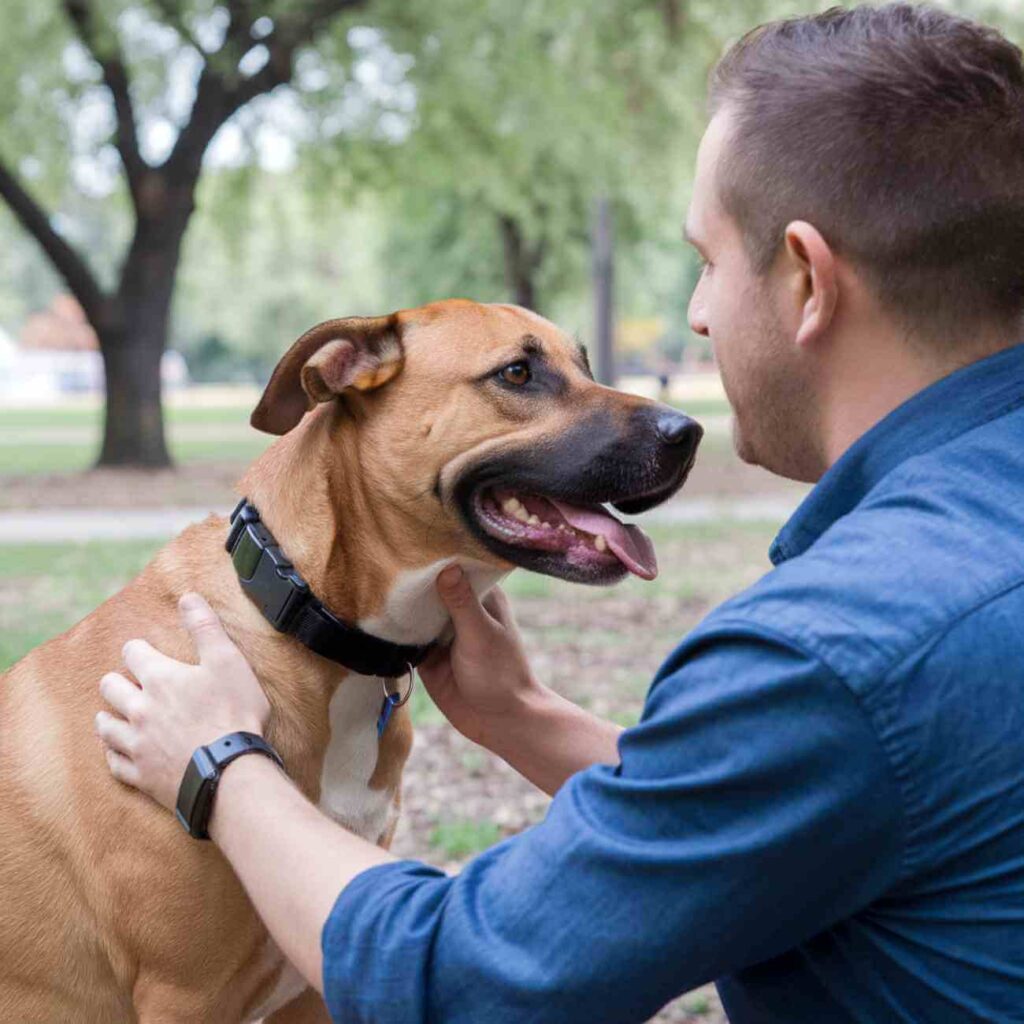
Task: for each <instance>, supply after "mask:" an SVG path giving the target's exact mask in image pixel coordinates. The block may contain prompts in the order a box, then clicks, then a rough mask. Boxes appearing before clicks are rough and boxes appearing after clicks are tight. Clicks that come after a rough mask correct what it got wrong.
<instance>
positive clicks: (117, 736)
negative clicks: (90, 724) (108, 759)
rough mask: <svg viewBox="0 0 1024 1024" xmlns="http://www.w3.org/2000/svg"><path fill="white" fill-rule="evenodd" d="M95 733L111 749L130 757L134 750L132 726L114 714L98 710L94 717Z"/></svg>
mask: <svg viewBox="0 0 1024 1024" xmlns="http://www.w3.org/2000/svg"><path fill="white" fill-rule="evenodd" d="M95 725H96V735H97V736H99V738H100V739H101V740H103V742H104V743H105V744H106V745H107V746H108V747H109V748H110V749H111V750H116V751H117V753H119V754H125V755H126V756H127V757H131V756H132V754H133V753H134V752H135V751H134V744H133V743H132V737H133V735H134V733H133V732H132V727H131V726H130V725H129V724H128V723H127V722H126V721H125V720H124V719H123V718H118V717H117V716H116V715H111V714H109V713H108V712H106V711H99V712H97V714H96V719H95Z"/></svg>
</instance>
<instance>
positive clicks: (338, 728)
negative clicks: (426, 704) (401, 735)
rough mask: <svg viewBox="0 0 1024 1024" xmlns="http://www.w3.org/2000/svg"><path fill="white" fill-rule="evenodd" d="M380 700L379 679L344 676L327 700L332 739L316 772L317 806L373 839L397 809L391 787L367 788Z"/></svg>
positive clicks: (377, 743)
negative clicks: (320, 768)
mask: <svg viewBox="0 0 1024 1024" xmlns="http://www.w3.org/2000/svg"><path fill="white" fill-rule="evenodd" d="M383 699H384V692H383V689H382V687H381V682H380V680H379V679H377V678H374V677H370V676H361V675H356V674H352V675H350V676H347V677H346V678H345V679H344V681H343V682H342V683H341V685H340V686H339V687H338V689H337V691H336V693H335V694H334V697H333V698H332V699H331V705H330V712H329V714H330V720H331V740H330V744H329V745H328V747H327V753H326V755H325V756H324V766H323V771H322V773H321V776H320V809H321V810H322V811H323V812H324V813H325V814H328V815H330V816H331V817H332V818H333V819H334V820H335V821H337V822H338V823H339V824H342V825H344V826H345V827H346V828H347V829H349V830H350V831H351V832H355V833H356V835H359V836H362V837H363V838H364V839H368V840H370V842H374V843H375V842H377V841H378V840H379V839H380V837H381V836H382V835H384V833H385V832H386V831H387V830H388V828H389V826H390V825H391V823H392V820H393V816H394V814H395V813H396V811H395V808H394V802H395V794H394V792H393V790H391V789H390V788H387V787H385V788H383V789H371V788H370V779H371V778H372V776H373V773H374V769H375V768H376V767H377V756H378V752H379V749H380V740H379V738H378V736H377V718H378V716H379V714H380V709H381V703H382V701H383Z"/></svg>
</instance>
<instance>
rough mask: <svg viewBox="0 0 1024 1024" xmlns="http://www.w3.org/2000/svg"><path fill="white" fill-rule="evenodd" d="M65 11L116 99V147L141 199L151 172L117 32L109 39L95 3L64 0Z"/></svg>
mask: <svg viewBox="0 0 1024 1024" xmlns="http://www.w3.org/2000/svg"><path fill="white" fill-rule="evenodd" d="M64 12H65V14H67V16H68V19H69V20H70V22H71V24H72V25H73V26H74V29H75V32H76V33H77V34H78V38H79V39H81V41H82V43H83V45H84V46H85V48H86V49H87V50H88V51H89V52H90V53H91V54H92V56H93V59H94V60H95V61H96V63H97V64H99V66H100V70H101V71H102V73H103V84H104V85H106V87H107V89H108V90H109V91H110V95H111V96H112V97H113V100H114V114H115V117H116V120H117V132H116V144H117V152H118V153H119V154H120V156H121V163H122V164H123V165H124V171H125V174H126V176H127V178H128V187H129V189H130V190H131V193H132V199H133V200H136V201H137V199H138V189H139V184H140V182H141V179H142V176H143V174H144V172H145V171H146V169H147V164H146V162H145V161H144V160H143V159H142V154H141V153H140V151H139V137H138V132H137V129H136V126H135V111H134V109H133V107H132V97H131V92H130V90H129V87H128V73H127V71H126V70H125V65H124V59H123V57H122V56H121V50H120V47H119V46H118V43H117V37H116V36H115V35H114V34H113V30H110V32H109V33H107V38H104V37H103V36H104V34H103V33H102V31H101V30H100V29H99V28H98V27H97V24H96V20H95V17H94V15H95V12H94V10H93V8H92V3H91V0H64Z"/></svg>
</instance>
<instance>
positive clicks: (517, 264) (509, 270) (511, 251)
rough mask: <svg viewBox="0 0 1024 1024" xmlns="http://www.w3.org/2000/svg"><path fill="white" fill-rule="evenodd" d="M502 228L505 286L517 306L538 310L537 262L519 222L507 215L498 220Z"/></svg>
mask: <svg viewBox="0 0 1024 1024" xmlns="http://www.w3.org/2000/svg"><path fill="white" fill-rule="evenodd" d="M498 224H499V226H500V228H501V242H502V247H503V249H504V253H505V286H506V288H508V291H509V297H510V298H511V300H512V301H513V302H514V303H515V304H516V305H517V306H525V307H526V308H527V309H536V308H537V305H536V303H537V293H536V286H535V282H534V277H535V276H536V271H537V261H536V259H534V258H532V257H531V255H530V253H529V252H528V249H529V247H528V245H527V244H526V241H525V240H524V238H523V232H522V229H521V228H520V226H519V222H518V221H516V220H515V219H514V218H512V217H509V216H508V215H506V214H502V215H501V216H500V217H499V218H498Z"/></svg>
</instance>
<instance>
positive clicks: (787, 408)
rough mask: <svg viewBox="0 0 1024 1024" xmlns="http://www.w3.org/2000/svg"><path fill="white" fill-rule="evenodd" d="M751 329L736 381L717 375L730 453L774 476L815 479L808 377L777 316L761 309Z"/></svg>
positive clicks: (813, 420)
mask: <svg viewBox="0 0 1024 1024" xmlns="http://www.w3.org/2000/svg"><path fill="white" fill-rule="evenodd" d="M760 308H761V309H762V310H764V308H765V307H764V306H763V305H762V306H761V307H760ZM752 329H753V331H754V332H755V338H756V340H755V341H754V345H753V352H754V353H755V354H753V355H752V357H751V358H750V359H749V360H748V361H747V365H746V366H744V367H743V368H742V370H741V371H740V372H741V374H742V381H741V382H736V381H735V380H734V381H732V382H727V381H726V379H725V375H724V374H723V384H725V387H726V394H727V395H728V397H729V400H730V402H731V404H732V406H733V418H732V442H733V447H734V449H735V451H736V454H737V456H738V457H739V458H740V459H741V460H742V461H743V462H746V463H748V464H749V465H752V466H760V467H761V468H762V469H766V470H768V472H770V473H774V474H775V475H776V476H781V477H785V478H787V479H790V480H800V481H803V482H810V481H813V480H817V479H818V478H819V477H820V476H821V471H820V465H819V463H820V458H819V457H818V453H817V450H816V445H815V443H814V438H815V436H816V429H815V426H816V415H817V414H816V412H815V409H816V403H815V401H814V395H813V391H812V388H811V385H810V382H809V381H808V380H807V379H806V378H805V373H804V371H803V367H802V366H801V365H800V362H799V360H798V358H797V356H796V353H795V351H794V349H793V345H792V343H791V341H790V339H788V338H787V337H785V336H784V334H783V332H782V329H781V325H780V324H779V323H778V322H777V321H775V320H774V319H772V318H771V317H770V315H767V314H763V315H762V318H761V320H760V322H759V323H758V324H756V325H754V326H753V328H752ZM733 376H735V375H733ZM730 384H731V385H732V386H730Z"/></svg>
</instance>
